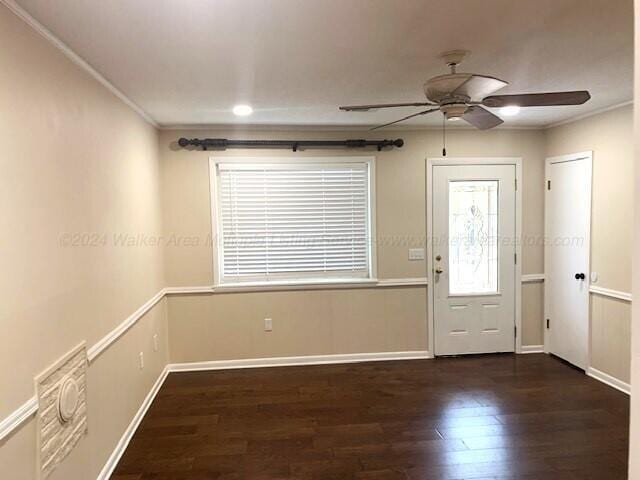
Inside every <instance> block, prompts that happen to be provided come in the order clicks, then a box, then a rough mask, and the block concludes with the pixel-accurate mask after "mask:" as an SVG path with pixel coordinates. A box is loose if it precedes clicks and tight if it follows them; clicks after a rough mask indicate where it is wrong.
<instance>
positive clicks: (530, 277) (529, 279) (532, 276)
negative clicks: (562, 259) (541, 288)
mask: <svg viewBox="0 0 640 480" xmlns="http://www.w3.org/2000/svg"><path fill="white" fill-rule="evenodd" d="M537 282H544V273H525V274H522V283H537Z"/></svg>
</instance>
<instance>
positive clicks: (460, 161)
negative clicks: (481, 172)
mask: <svg viewBox="0 0 640 480" xmlns="http://www.w3.org/2000/svg"><path fill="white" fill-rule="evenodd" d="M439 165H447V166H454V167H455V166H465V165H513V166H515V167H516V184H517V187H518V188H517V190H516V206H515V210H516V218H515V235H516V238H515V240H516V247H515V250H516V258H517V261H516V264H515V278H514V282H515V285H514V291H515V303H514V308H515V312H514V313H515V315H514V317H515V328H516V339H515V352H516V353H522V241H521V240H522V187H523V183H522V158H521V157H427V158H426V189H425V192H426V198H425V210H426V214H427V219H426V221H427V271H426V277H427V279H428V286H427V302H428V305H427V331H428V335H429V338H428V345H429V353H430V354H431V355H432V356H433V355H434V354H435V340H436V339H435V311H434V307H435V305H434V295H433V293H434V292H433V287H434V284H435V280H434V271H433V210H432V209H433V184H432V182H433V167H436V166H439Z"/></svg>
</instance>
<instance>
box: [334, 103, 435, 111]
mask: <svg viewBox="0 0 640 480" xmlns="http://www.w3.org/2000/svg"><path fill="white" fill-rule="evenodd" d="M429 106H435V103H424V102H416V103H381V104H377V105H346V106H342V107H338V108H339V109H340V110H344V111H345V112H366V111H368V110H376V109H378V108H396V107H429Z"/></svg>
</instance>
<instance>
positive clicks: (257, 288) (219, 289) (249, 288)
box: [213, 278, 378, 293]
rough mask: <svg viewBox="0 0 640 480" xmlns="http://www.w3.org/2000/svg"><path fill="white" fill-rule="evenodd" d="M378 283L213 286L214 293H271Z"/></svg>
mask: <svg viewBox="0 0 640 480" xmlns="http://www.w3.org/2000/svg"><path fill="white" fill-rule="evenodd" d="M377 285H378V281H377V280H376V279H375V278H372V279H357V280H346V279H340V280H336V281H331V280H326V281H321V280H313V281H306V282H305V281H286V282H284V281H283V282H258V283H248V282H247V283H225V284H223V285H215V286H214V287H213V292H214V293H235V292H238V293H242V292H271V291H290V290H331V289H338V288H340V289H342V288H367V287H375V286H377Z"/></svg>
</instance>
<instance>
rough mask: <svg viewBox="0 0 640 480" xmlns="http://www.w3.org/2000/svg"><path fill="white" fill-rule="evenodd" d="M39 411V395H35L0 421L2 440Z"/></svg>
mask: <svg viewBox="0 0 640 480" xmlns="http://www.w3.org/2000/svg"><path fill="white" fill-rule="evenodd" d="M37 411H38V397H36V396H33V397H31V398H30V399H29V400H27V401H26V402H24V403H23V404H22V405H21V406H20V407H18V408H17V409H16V410H15V411H14V412H13V413H11V414H10V415H9V416H8V417H7V418H5V419H4V420H2V422H0V442H1V441H2V440H4V439H5V438H6V437H8V436H9V435H11V433H12V432H13V431H14V430H16V429H17V428H18V427H20V426H21V425H22V424H23V423H24V422H26V421H27V420H28V419H29V418H31V417H32V416H33V415H35V414H36V412H37Z"/></svg>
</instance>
